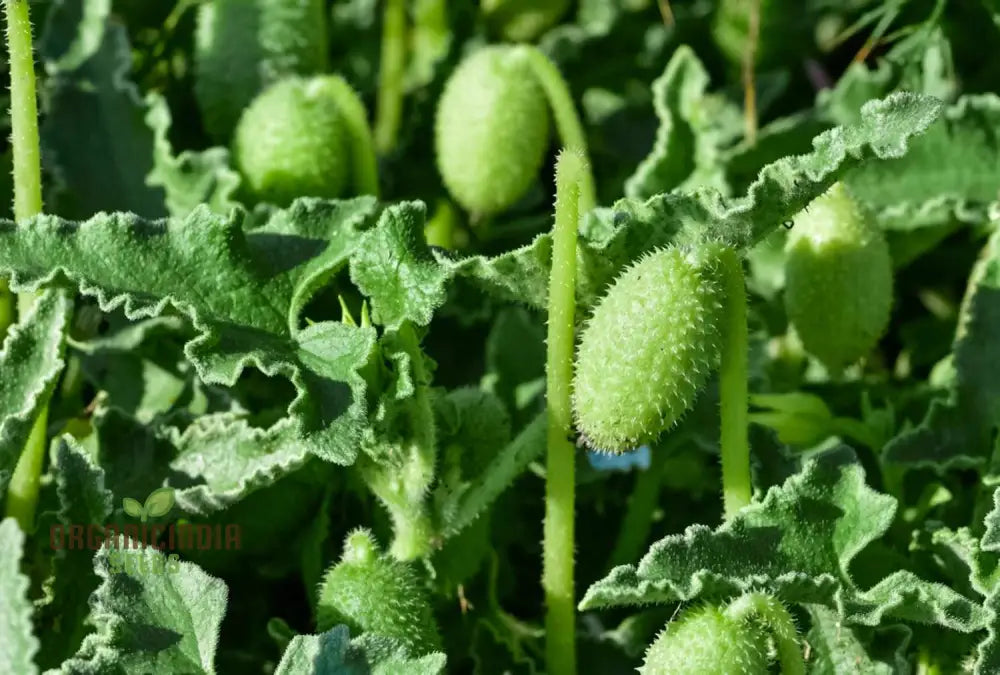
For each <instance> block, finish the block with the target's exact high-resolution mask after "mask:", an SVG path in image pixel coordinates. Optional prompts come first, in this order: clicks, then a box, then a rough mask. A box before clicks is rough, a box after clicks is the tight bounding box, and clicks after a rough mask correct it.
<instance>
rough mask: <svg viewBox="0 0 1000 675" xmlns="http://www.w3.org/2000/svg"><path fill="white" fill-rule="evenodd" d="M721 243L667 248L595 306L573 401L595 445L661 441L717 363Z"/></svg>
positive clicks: (625, 446) (613, 448)
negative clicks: (656, 439) (661, 437)
mask: <svg viewBox="0 0 1000 675" xmlns="http://www.w3.org/2000/svg"><path fill="white" fill-rule="evenodd" d="M720 252H721V248H720V247H718V246H716V245H706V246H701V247H698V248H689V249H680V248H666V249H662V250H659V251H656V252H655V253H652V254H650V255H648V256H646V257H644V258H642V259H641V260H640V261H639V262H637V263H636V264H635V265H633V266H632V267H630V268H629V269H628V270H626V271H625V272H624V273H623V274H622V275H621V276H620V277H618V279H616V280H615V282H614V284H613V285H612V286H611V288H610V289H609V290H608V293H607V295H606V296H604V298H603V299H602V300H601V301H600V303H599V304H598V305H597V307H596V308H595V309H594V313H593V316H592V317H591V318H590V321H589V323H588V324H587V327H586V329H585V330H584V332H583V336H582V338H581V340H580V346H579V349H578V351H577V358H576V373H575V377H574V381H573V408H574V413H575V417H576V426H577V430H578V431H580V432H581V433H582V434H583V436H584V437H585V438H586V440H587V442H588V444H589V445H590V446H591V447H593V448H598V449H602V450H607V451H609V452H622V451H625V450H630V449H632V448H635V447H636V446H638V445H641V444H643V443H646V442H649V441H652V440H655V438H656V437H657V436H659V435H660V434H661V433H662V432H663V431H665V430H667V429H668V428H670V427H671V426H672V425H673V424H674V423H675V422H676V421H677V420H678V419H679V418H680V417H681V415H683V414H684V412H685V411H687V410H688V409H689V408H690V407H691V405H692V404H693V403H694V400H695V397H696V396H697V394H698V392H699V390H701V388H702V387H703V386H704V385H705V382H706V380H708V377H709V375H710V374H711V372H712V370H713V369H714V368H715V367H716V365H717V364H718V360H719V352H720V349H721V326H722V323H723V312H724V293H723V288H722V283H721V277H720V270H719V260H720V259H719V253H720Z"/></svg>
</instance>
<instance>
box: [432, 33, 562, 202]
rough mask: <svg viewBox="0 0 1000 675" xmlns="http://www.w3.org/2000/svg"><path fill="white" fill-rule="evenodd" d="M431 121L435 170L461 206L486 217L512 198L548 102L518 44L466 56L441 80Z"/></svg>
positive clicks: (535, 149)
mask: <svg viewBox="0 0 1000 675" xmlns="http://www.w3.org/2000/svg"><path fill="white" fill-rule="evenodd" d="M435 125H436V128H435V141H436V152H437V164H438V171H439V172H440V173H441V178H442V179H443V180H444V184H445V186H446V187H447V188H448V191H449V192H450V193H451V195H452V197H454V198H455V200H456V201H457V202H458V203H459V204H461V205H462V207H463V208H465V209H466V210H467V211H470V212H472V213H475V214H478V215H490V214H494V213H499V212H500V211H503V210H505V209H507V208H508V207H510V206H511V205H512V204H514V203H515V202H516V201H517V200H518V199H520V198H521V197H522V196H523V195H524V194H525V192H527V190H528V188H529V187H531V184H532V183H533V182H534V180H535V178H536V176H537V175H538V171H539V169H540V168H541V166H542V161H543V160H544V159H545V151H546V150H547V148H548V138H549V110H548V101H547V99H546V97H545V92H544V91H543V89H542V86H541V85H540V84H539V82H538V79H537V77H536V76H535V74H534V72H533V70H532V68H531V65H530V61H529V58H528V55H527V53H526V52H525V50H524V48H521V47H511V46H493V47H485V48H483V49H480V50H478V51H476V52H474V53H473V54H472V55H470V56H468V57H466V58H465V60H464V61H462V62H461V63H460V64H459V66H458V67H457V68H456V69H455V72H454V73H452V75H451V77H450V78H449V80H448V83H447V84H446V85H445V88H444V92H443V93H442V94H441V99H440V101H439V102H438V109H437V119H436V122H435Z"/></svg>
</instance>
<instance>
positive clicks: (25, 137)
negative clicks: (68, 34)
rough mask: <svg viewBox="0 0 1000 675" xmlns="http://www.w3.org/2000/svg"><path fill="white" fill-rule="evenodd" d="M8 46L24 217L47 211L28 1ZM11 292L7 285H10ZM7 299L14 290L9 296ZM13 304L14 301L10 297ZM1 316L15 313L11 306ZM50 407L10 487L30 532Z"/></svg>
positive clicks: (20, 0)
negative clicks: (43, 199)
mask: <svg viewBox="0 0 1000 675" xmlns="http://www.w3.org/2000/svg"><path fill="white" fill-rule="evenodd" d="M4 9H5V10H6V15H7V50H8V58H9V60H10V117H11V120H10V123H11V130H12V133H11V146H12V152H13V157H14V218H16V219H17V220H24V219H26V218H31V217H32V216H35V215H37V214H39V213H41V211H42V166H41V153H40V150H39V142H38V104H37V100H36V93H35V91H36V90H35V57H34V52H33V49H32V44H31V16H30V13H29V11H28V2H27V0H5V2H4ZM4 290H6V289H4ZM4 295H5V298H7V297H9V294H4ZM8 302H9V300H8ZM33 302H34V294H33V293H29V294H23V295H21V296H20V297H19V298H18V305H19V307H20V310H21V311H22V312H25V311H27V309H29V308H30V307H31V304H32V303H33ZM0 314H2V315H4V316H6V317H7V318H8V319H9V318H10V317H11V314H12V312H11V310H10V308H9V306H8V307H7V308H4V309H2V310H0ZM47 423H48V406H47V405H46V406H44V407H43V408H42V410H41V411H40V413H39V415H38V419H36V420H35V425H34V426H33V427H32V429H31V434H30V435H29V437H28V443H27V445H26V446H25V447H24V450H22V452H21V457H20V458H19V459H18V462H17V466H16V467H15V468H14V472H13V474H12V475H11V478H10V484H9V485H8V487H7V509H6V511H7V515H8V516H10V517H12V518H14V519H16V520H17V522H18V524H19V525H20V526H21V529H22V530H24V531H25V532H30V531H31V530H32V528H33V527H34V522H35V507H36V505H37V504H38V489H39V484H40V477H41V473H42V464H43V463H44V460H45V428H46V425H47Z"/></svg>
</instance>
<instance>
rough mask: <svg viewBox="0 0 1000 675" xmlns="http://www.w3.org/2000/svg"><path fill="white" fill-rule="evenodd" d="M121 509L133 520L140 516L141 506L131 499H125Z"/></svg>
mask: <svg viewBox="0 0 1000 675" xmlns="http://www.w3.org/2000/svg"><path fill="white" fill-rule="evenodd" d="M122 508H123V509H125V513H127V514H128V515H130V516H132V517H133V518H139V517H141V516H142V511H143V509H142V504H140V503H139V502H138V501H137V500H135V499H132V498H131V497H126V498H125V499H123V500H122Z"/></svg>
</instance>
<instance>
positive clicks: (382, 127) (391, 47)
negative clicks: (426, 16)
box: [375, 0, 406, 155]
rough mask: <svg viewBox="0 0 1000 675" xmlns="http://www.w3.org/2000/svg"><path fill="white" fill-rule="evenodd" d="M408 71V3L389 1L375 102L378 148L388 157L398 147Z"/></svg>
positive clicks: (385, 14)
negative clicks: (405, 76)
mask: <svg viewBox="0 0 1000 675" xmlns="http://www.w3.org/2000/svg"><path fill="white" fill-rule="evenodd" d="M405 70H406V2H405V0H386V3H385V9H384V10H383V13H382V51H381V56H380V61H379V75H378V97H377V100H376V101H375V147H376V148H378V151H379V154H383V155H384V154H386V153H388V152H390V151H391V150H392V149H393V148H394V147H396V139H397V137H398V136H399V124H400V120H401V119H402V117H403V75H404V73H405Z"/></svg>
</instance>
